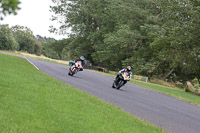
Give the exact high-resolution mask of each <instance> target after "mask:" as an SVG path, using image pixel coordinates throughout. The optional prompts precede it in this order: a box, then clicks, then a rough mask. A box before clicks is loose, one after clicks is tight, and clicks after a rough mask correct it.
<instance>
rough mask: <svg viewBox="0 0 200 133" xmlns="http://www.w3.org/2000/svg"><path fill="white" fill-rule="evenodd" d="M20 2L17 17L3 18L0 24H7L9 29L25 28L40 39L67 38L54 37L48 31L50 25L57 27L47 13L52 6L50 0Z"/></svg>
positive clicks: (24, 0) (23, 0)
mask: <svg viewBox="0 0 200 133" xmlns="http://www.w3.org/2000/svg"><path fill="white" fill-rule="evenodd" d="M20 2H21V4H20V5H19V7H20V8H21V9H20V10H18V11H17V15H7V16H5V17H4V20H3V21H1V20H0V24H9V27H11V26H15V25H20V26H26V27H28V28H30V29H31V30H32V31H33V34H34V35H40V36H42V37H44V36H46V37H53V38H55V39H57V40H59V39H63V38H67V35H65V36H63V35H56V34H55V33H50V32H49V31H48V30H49V26H51V25H53V26H55V27H58V26H59V24H58V23H57V22H53V21H51V20H50V18H51V16H52V15H53V13H52V12H50V11H49V10H50V6H51V5H53V2H52V0H20Z"/></svg>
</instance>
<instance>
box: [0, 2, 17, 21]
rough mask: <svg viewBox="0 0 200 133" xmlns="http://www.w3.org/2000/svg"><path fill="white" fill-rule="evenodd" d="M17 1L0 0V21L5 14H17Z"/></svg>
mask: <svg viewBox="0 0 200 133" xmlns="http://www.w3.org/2000/svg"><path fill="white" fill-rule="evenodd" d="M19 4H20V2H19V0H0V19H3V16H6V15H7V14H15V15H16V14H17V10H19V9H20V8H19Z"/></svg>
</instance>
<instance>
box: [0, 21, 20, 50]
mask: <svg viewBox="0 0 200 133" xmlns="http://www.w3.org/2000/svg"><path fill="white" fill-rule="evenodd" d="M18 47H19V44H18V43H17V42H16V40H15V39H14V36H13V34H12V31H11V29H10V28H9V27H8V25H0V49H1V50H17V49H18Z"/></svg>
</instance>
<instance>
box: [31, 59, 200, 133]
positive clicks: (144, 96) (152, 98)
mask: <svg viewBox="0 0 200 133" xmlns="http://www.w3.org/2000/svg"><path fill="white" fill-rule="evenodd" d="M27 59H28V60H29V61H30V62H32V63H33V64H34V65H35V66H36V67H37V68H38V69H39V70H41V71H43V72H44V73H46V74H48V75H50V76H52V77H54V78H56V79H58V80H60V81H63V82H64V83H66V84H68V85H71V86H74V87H76V88H78V89H80V90H83V91H85V92H87V93H89V94H91V95H93V96H96V97H98V98H99V99H101V100H103V101H105V102H107V103H110V104H112V105H115V106H118V107H120V108H121V109H122V110H124V111H126V112H129V113H130V114H132V115H134V116H136V117H138V118H140V119H143V120H145V121H148V122H149V123H152V124H153V125H155V126H157V127H160V128H162V129H164V130H166V131H168V132H170V133H200V106H196V105H193V104H190V103H188V102H184V101H181V100H178V99H176V98H173V97H171V96H168V95H164V94H162V93H159V92H156V91H152V90H149V89H145V88H143V87H140V86H138V85H135V84H131V83H127V84H126V85H125V86H124V87H122V88H121V90H116V89H113V88H112V87H111V86H112V82H113V79H114V78H113V77H109V76H105V75H102V74H98V73H95V72H91V71H88V70H84V71H82V72H79V73H77V74H76V75H74V76H73V77H72V76H68V75H67V73H68V67H67V66H64V65H59V64H54V63H50V62H45V61H40V60H36V59H32V58H27Z"/></svg>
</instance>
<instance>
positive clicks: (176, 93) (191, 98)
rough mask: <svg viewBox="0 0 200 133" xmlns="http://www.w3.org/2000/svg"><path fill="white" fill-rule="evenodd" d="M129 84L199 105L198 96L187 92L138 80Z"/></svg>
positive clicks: (199, 98)
mask: <svg viewBox="0 0 200 133" xmlns="http://www.w3.org/2000/svg"><path fill="white" fill-rule="evenodd" d="M130 82H131V83H134V84H137V85H139V86H143V87H145V88H148V89H152V90H155V91H158V92H161V93H164V94H166V95H170V96H173V97H176V98H177V99H180V100H184V101H187V102H189V103H192V104H196V105H200V97H199V96H197V95H194V94H192V93H189V92H185V91H184V90H181V89H178V88H172V87H166V86H161V85H157V84H153V83H146V82H143V81H138V80H131V81H130Z"/></svg>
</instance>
